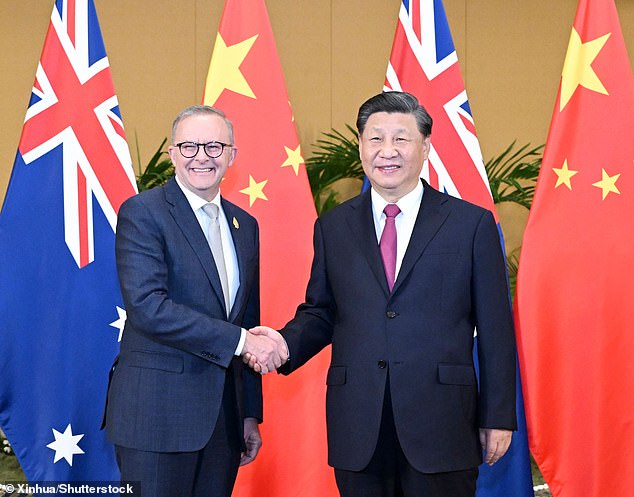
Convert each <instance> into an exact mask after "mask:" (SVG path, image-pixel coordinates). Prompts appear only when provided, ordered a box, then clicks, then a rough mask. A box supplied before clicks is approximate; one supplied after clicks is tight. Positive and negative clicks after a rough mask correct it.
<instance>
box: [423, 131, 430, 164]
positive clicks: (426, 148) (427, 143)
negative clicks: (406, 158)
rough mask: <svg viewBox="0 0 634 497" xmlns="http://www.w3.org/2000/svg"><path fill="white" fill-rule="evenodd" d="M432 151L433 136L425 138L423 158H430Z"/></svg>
mask: <svg viewBox="0 0 634 497" xmlns="http://www.w3.org/2000/svg"><path fill="white" fill-rule="evenodd" d="M430 150H431V135H430V136H426V137H425V138H423V157H424V160H427V158H428V157H429V151H430Z"/></svg>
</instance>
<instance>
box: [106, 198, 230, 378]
mask: <svg viewBox="0 0 634 497" xmlns="http://www.w3.org/2000/svg"><path fill="white" fill-rule="evenodd" d="M170 243H174V240H173V237H170V236H168V235H167V234H166V228H165V226H164V225H163V224H161V222H160V220H159V219H158V218H157V217H156V216H155V212H154V209H150V208H149V206H147V205H145V203H144V202H142V201H141V200H139V196H137V197H132V198H131V199H129V200H128V201H126V202H125V203H124V204H123V205H122V206H121V209H120V211H119V216H118V222H117V236H116V241H115V250H116V261H117V271H118V273H119V283H120V286H121V292H122V295H123V301H124V304H125V307H126V312H127V320H128V323H129V325H131V326H132V327H133V328H134V330H135V331H136V332H138V333H140V334H142V335H144V336H145V337H147V338H149V339H150V340H153V341H156V342H159V343H161V344H164V345H167V346H170V347H173V348H177V349H181V350H184V351H186V352H189V353H191V354H194V355H197V356H199V357H201V358H202V359H205V360H207V361H210V362H213V363H216V364H218V365H220V366H222V367H225V368H226V367H228V366H229V364H230V362H231V360H232V358H233V355H234V352H235V349H236V347H237V344H238V341H239V339H240V327H238V326H236V325H234V324H231V323H228V322H226V321H225V320H224V319H215V318H214V317H212V316H211V315H210V314H209V313H205V312H204V308H203V303H202V302H201V303H200V305H197V304H192V302H191V301H193V298H192V297H191V296H188V298H189V300H190V301H188V298H183V302H182V303H178V302H176V301H175V300H174V299H173V297H172V296H171V294H172V293H174V288H173V287H174V286H175V285H176V282H175V281H170V271H171V274H172V279H173V280H176V278H175V277H174V275H175V274H177V273H178V279H179V281H180V280H182V281H183V283H182V286H183V288H185V287H186V286H187V285H190V286H191V289H189V290H182V291H190V292H192V295H193V293H194V292H196V290H197V289H200V288H204V286H203V285H208V283H206V282H204V280H203V279H202V278H203V277H204V275H203V274H202V273H203V271H202V268H200V269H199V270H197V271H192V270H191V269H189V268H188V266H185V265H184V264H187V263H188V261H179V260H174V259H177V258H178V257H177V256H178V254H179V252H177V251H174V250H173V248H171V247H169V244H170ZM175 255H176V256H175ZM189 263H190V264H193V263H192V262H191V261H189ZM168 265H170V266H171V267H169V266H168ZM175 265H181V266H182V268H181V267H175ZM196 267H197V269H198V266H196ZM181 273H185V274H181ZM197 278H200V280H198V279H197ZM197 307H198V308H197Z"/></svg>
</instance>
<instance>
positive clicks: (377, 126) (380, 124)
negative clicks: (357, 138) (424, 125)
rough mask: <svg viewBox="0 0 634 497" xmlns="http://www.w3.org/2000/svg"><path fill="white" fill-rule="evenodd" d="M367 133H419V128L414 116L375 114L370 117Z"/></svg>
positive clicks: (395, 113) (399, 113) (366, 127)
mask: <svg viewBox="0 0 634 497" xmlns="http://www.w3.org/2000/svg"><path fill="white" fill-rule="evenodd" d="M365 131H373V132H398V131H403V132H408V133H418V126H417V124H416V118H415V117H414V115H413V114H405V113H401V112H389V113H388V112H375V113H374V114H370V117H368V120H367V122H366V125H365Z"/></svg>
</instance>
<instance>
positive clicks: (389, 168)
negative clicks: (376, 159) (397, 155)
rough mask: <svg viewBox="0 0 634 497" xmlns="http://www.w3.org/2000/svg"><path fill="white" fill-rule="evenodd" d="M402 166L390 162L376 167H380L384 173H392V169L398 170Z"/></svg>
mask: <svg viewBox="0 0 634 497" xmlns="http://www.w3.org/2000/svg"><path fill="white" fill-rule="evenodd" d="M400 168H401V166H399V165H397V164H389V165H387V166H377V167H376V169H378V170H379V171H381V172H383V173H390V172H392V171H398V170H399V169H400Z"/></svg>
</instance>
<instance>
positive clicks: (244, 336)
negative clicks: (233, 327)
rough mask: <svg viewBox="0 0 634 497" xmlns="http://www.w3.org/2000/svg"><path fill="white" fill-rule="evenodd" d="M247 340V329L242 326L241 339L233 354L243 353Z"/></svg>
mask: <svg viewBox="0 0 634 497" xmlns="http://www.w3.org/2000/svg"><path fill="white" fill-rule="evenodd" d="M246 340H247V330H245V329H244V328H242V329H241V330H240V341H239V342H238V346H237V347H236V351H235V352H234V353H233V355H237V356H240V355H242V349H243V348H244V342H246Z"/></svg>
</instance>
